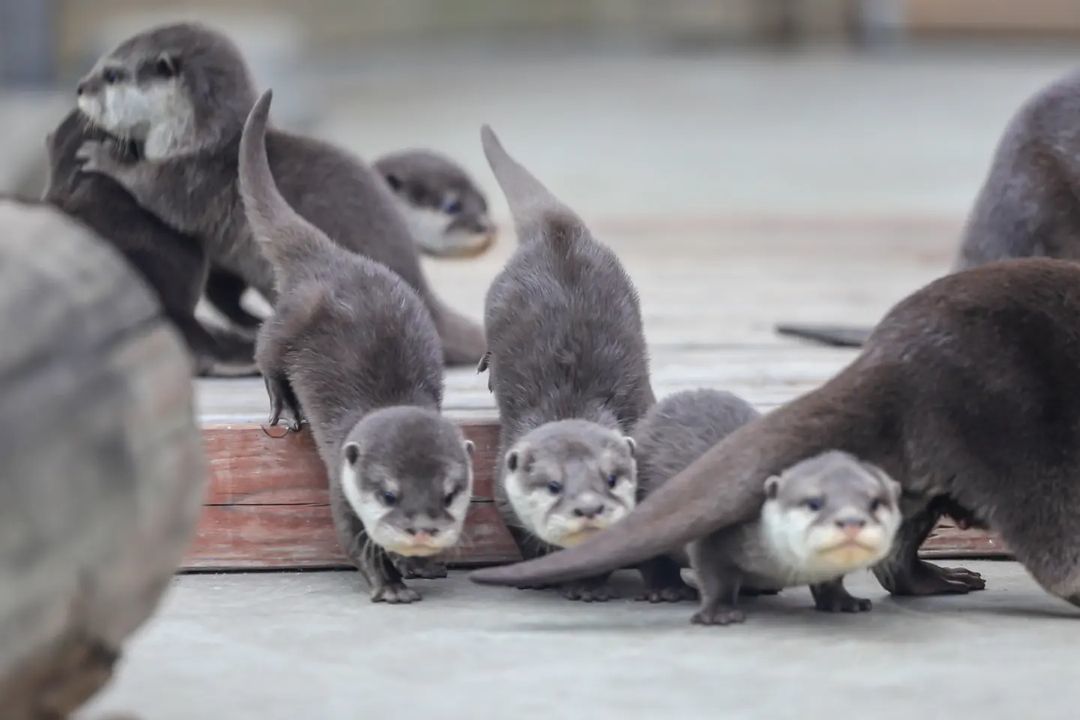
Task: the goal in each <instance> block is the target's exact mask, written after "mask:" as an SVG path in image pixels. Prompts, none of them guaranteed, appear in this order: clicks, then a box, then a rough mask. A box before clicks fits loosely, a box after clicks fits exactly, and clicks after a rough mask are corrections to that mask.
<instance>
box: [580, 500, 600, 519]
mask: <svg viewBox="0 0 1080 720" xmlns="http://www.w3.org/2000/svg"><path fill="white" fill-rule="evenodd" d="M606 509H607V506H606V505H605V504H604V503H597V504H595V505H589V506H587V507H576V508H574V517H579V518H585V519H586V520H592V519H593V518H595V517H600V516H601V515H603V514H604V510H606Z"/></svg>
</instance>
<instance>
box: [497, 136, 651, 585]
mask: <svg viewBox="0 0 1080 720" xmlns="http://www.w3.org/2000/svg"><path fill="white" fill-rule="evenodd" d="M482 139H483V145H484V153H485V155H486V156H487V159H488V162H489V163H490V164H491V169H492V170H493V171H494V173H495V177H496V179H497V180H498V181H499V185H500V186H501V187H502V190H503V192H504V193H505V195H506V199H507V201H508V202H509V204H510V211H511V213H512V214H513V216H514V223H515V227H516V228H517V236H518V242H519V243H520V247H519V248H518V250H517V252H516V253H515V254H514V256H513V257H512V258H511V259H510V260H509V262H508V263H507V264H506V267H505V268H504V269H503V270H502V272H500V273H499V275H498V276H497V277H496V278H495V281H494V282H493V283H492V285H491V288H490V289H489V290H488V294H487V301H486V312H485V322H486V329H487V336H488V347H489V351H488V353H487V355H486V356H485V358H484V360H483V362H482V363H481V365H480V370H481V371H482V370H484V369H486V370H487V371H488V373H489V386H490V387H491V389H492V390H493V392H494V393H495V401H496V404H497V406H498V408H499V422H500V438H499V454H498V461H497V462H498V468H499V482H498V484H497V497H498V499H499V501H500V506H501V508H502V510H503V513H504V516H505V517H506V519H507V523H508V525H510V526H511V529H512V532H514V534H515V538H516V539H517V540H518V541H519V545H521V547H522V551H523V552H524V553H525V554H526V555H536V554H538V553H544V552H547V551H549V550H550V549H551V548H552V547H566V546H570V545H573V544H575V543H578V542H581V541H582V540H584V539H585V538H586V537H588V536H590V535H593V534H595V533H597V532H599V531H600V530H602V529H603V528H606V527H608V526H609V525H612V524H614V523H617V522H618V521H619V520H620V519H621V518H622V517H624V516H625V515H626V514H627V513H628V512H629V511H630V510H631V509H632V508H633V507H634V502H635V493H636V489H637V478H636V472H635V465H634V452H633V450H634V444H633V441H632V440H631V439H630V438H628V437H626V434H627V433H628V432H629V430H630V428H631V427H632V426H633V424H634V423H635V422H637V420H638V419H639V418H640V417H641V416H642V415H644V414H645V412H646V411H647V410H648V409H649V407H650V406H651V405H652V404H653V402H654V397H653V392H652V388H651V386H650V385H649V364H648V360H647V357H646V350H645V338H644V336H643V333H642V325H641V310H640V308H639V306H638V298H637V293H636V291H635V290H634V286H633V284H632V283H631V281H630V278H629V277H628V276H627V274H626V271H625V270H623V267H622V265H621V264H620V263H619V260H618V258H616V257H615V254H614V253H613V252H612V251H611V250H609V249H608V248H606V247H604V246H603V245H601V244H600V243H598V242H597V241H596V240H594V239H593V238H592V236H591V235H590V233H589V231H588V229H587V228H586V227H585V225H584V223H582V221H581V220H580V219H579V218H578V217H577V215H575V214H574V213H573V212H572V211H571V210H570V209H569V208H567V207H565V206H564V205H563V204H562V203H560V202H559V201H558V200H556V199H555V197H554V196H552V195H551V193H550V192H549V191H548V190H547V188H545V187H544V186H543V185H542V184H541V183H540V182H539V181H538V180H537V179H536V178H535V177H533V176H532V174H531V173H529V171H528V170H526V169H525V168H524V167H522V166H521V165H519V164H518V163H517V161H515V160H514V159H513V158H512V157H510V156H509V155H508V154H507V153H506V151H505V150H504V149H503V147H502V145H501V144H500V143H499V141H498V139H497V138H496V137H495V133H494V132H492V131H491V129H490V128H488V127H486V126H485V127H484V129H483V132H482ZM606 579H607V573H604V574H602V575H600V576H599V577H594V578H591V579H588V580H587V581H586V582H583V583H576V584H570V585H567V586H565V587H564V588H563V590H564V594H566V596H567V597H569V598H571V599H575V600H576V599H581V600H586V601H591V600H606V599H608V597H610V595H609V592H608V590H607V588H606Z"/></svg>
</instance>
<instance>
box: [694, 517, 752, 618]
mask: <svg viewBox="0 0 1080 720" xmlns="http://www.w3.org/2000/svg"><path fill="white" fill-rule="evenodd" d="M687 552H688V554H689V555H690V565H691V567H693V568H694V575H695V576H696V577H697V581H698V591H699V592H700V593H701V607H700V608H699V609H698V611H697V612H696V613H694V615H693V617H691V618H690V622H692V623H694V624H695V625H731V624H732V623H741V622H743V621H744V620H746V615H745V614H743V611H742V610H739V609H738V608H736V607H735V604H736V602H737V601H738V599H739V586H740V585H742V573H741V572H739V570H738V569H737V568H734V567H732V566H731V564H730V563H728V561H727V557H726V556H725V555H724V553H723V552H721V551H720V549H719V548H718V547H716V545H715V543H714V542H713V541H712V538H711V537H705V538H703V539H701V540H697V541H695V542H692V543H690V544H689V545H688V546H687Z"/></svg>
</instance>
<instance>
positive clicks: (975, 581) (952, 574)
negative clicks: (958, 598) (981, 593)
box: [897, 561, 986, 595]
mask: <svg viewBox="0 0 1080 720" xmlns="http://www.w3.org/2000/svg"><path fill="white" fill-rule="evenodd" d="M985 588H986V580H984V579H983V576H982V575H980V574H979V573H977V572H972V571H971V570H967V569H965V568H943V567H940V566H938V565H934V564H932V563H928V562H923V561H920V562H919V563H918V564H917V565H916V566H915V567H914V568H913V569H912V572H911V575H910V576H909V577H908V578H907V582H905V583H903V585H902V588H901V592H899V593H897V594H899V595H946V594H963V593H968V592H972V591H973V590H983V589H985Z"/></svg>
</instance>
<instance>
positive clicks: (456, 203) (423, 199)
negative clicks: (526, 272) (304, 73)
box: [206, 150, 497, 329]
mask: <svg viewBox="0 0 1080 720" xmlns="http://www.w3.org/2000/svg"><path fill="white" fill-rule="evenodd" d="M374 165H375V171H376V172H378V173H379V174H380V175H381V176H382V177H383V179H384V180H385V181H386V183H387V185H388V186H389V188H390V190H391V191H392V192H393V194H394V197H395V198H396V199H397V203H398V208H399V209H400V210H401V213H402V215H404V217H405V219H406V221H407V222H408V223H409V227H410V228H411V229H412V232H413V237H414V238H416V242H417V247H418V248H419V250H420V252H421V253H423V254H424V255H429V256H431V257H438V258H469V257H475V256H477V255H480V254H482V253H483V252H485V251H486V250H487V249H488V248H489V247H491V245H492V243H494V242H495V237H496V235H497V232H496V229H495V224H494V223H493V222H492V221H491V218H490V217H489V216H488V206H487V198H486V197H484V193H483V192H481V190H480V188H479V187H478V186H477V185H476V183H475V182H473V180H472V178H470V177H469V176H468V174H467V173H466V172H465V170H464V169H462V168H461V166H459V165H458V164H457V163H455V162H454V161H453V160H451V159H450V158H448V157H446V156H445V155H442V154H440V153H437V152H434V151H432V150H399V151H397V152H392V153H389V154H387V155H384V156H382V157H380V158H379V159H378V160H376V161H375V164H374ZM247 288H248V284H247V283H246V282H244V279H243V278H242V277H240V276H239V275H236V274H235V273H233V272H230V271H229V270H226V269H224V268H221V267H218V266H214V265H212V266H211V267H210V273H209V275H208V276H207V279H206V299H207V300H208V301H209V302H210V304H211V305H213V307H215V308H216V309H217V310H218V311H219V312H221V313H222V314H223V315H224V316H225V317H226V318H228V319H229V320H230V321H231V322H233V323H235V324H236V325H238V326H240V327H242V328H247V329H252V328H257V327H258V326H259V323H261V322H262V320H263V318H261V317H256V316H255V315H252V314H251V313H249V312H248V311H247V310H246V309H244V307H243V305H242V303H241V299H242V297H243V295H244V292H245V291H246V290H247Z"/></svg>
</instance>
